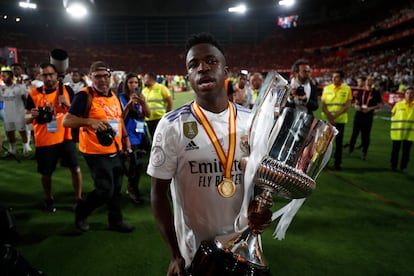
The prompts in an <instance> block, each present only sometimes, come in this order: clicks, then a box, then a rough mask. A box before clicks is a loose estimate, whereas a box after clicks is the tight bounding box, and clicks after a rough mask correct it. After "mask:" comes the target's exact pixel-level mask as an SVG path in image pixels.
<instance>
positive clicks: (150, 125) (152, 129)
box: [146, 120, 160, 139]
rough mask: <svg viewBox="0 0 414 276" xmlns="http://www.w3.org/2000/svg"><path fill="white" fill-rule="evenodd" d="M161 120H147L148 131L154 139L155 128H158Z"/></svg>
mask: <svg viewBox="0 0 414 276" xmlns="http://www.w3.org/2000/svg"><path fill="white" fill-rule="evenodd" d="M159 121H160V120H151V121H146V122H147V126H148V131H149V133H150V134H151V139H154V132H155V129H156V128H157V125H158V122H159Z"/></svg>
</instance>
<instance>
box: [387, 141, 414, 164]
mask: <svg viewBox="0 0 414 276" xmlns="http://www.w3.org/2000/svg"><path fill="white" fill-rule="evenodd" d="M401 144H402V157H401V163H400V169H401V170H405V169H407V165H408V161H410V150H411V146H412V144H413V142H412V141H407V140H403V141H396V140H393V141H392V152H391V168H393V169H397V167H398V155H399V152H400V148H401Z"/></svg>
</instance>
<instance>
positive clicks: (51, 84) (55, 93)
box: [25, 63, 82, 212]
mask: <svg viewBox="0 0 414 276" xmlns="http://www.w3.org/2000/svg"><path fill="white" fill-rule="evenodd" d="M40 73H41V76H42V80H43V83H44V85H43V86H41V87H38V88H33V89H32V90H30V92H29V96H28V98H27V102H26V115H25V120H26V123H27V124H30V123H31V124H32V127H33V132H34V137H35V146H36V153H35V156H36V160H37V171H38V172H39V173H40V174H41V175H42V177H41V182H42V186H43V190H44V193H45V199H44V209H45V210H46V211H49V212H55V211H56V208H55V206H54V198H53V195H52V173H53V172H54V170H55V169H56V165H57V162H58V160H59V159H61V166H63V167H68V168H69V170H70V172H71V174H72V185H73V189H74V190H75V200H76V202H79V201H80V200H81V199H82V175H81V171H80V167H79V163H78V155H77V151H76V144H75V142H74V141H73V140H72V135H71V129H66V128H64V127H63V125H62V120H63V116H64V115H65V113H66V112H67V111H68V108H69V107H70V99H71V95H73V91H72V89H71V88H70V87H68V86H65V85H62V84H59V82H58V73H57V70H56V67H55V66H54V65H53V64H50V63H45V64H42V65H41V66H40Z"/></svg>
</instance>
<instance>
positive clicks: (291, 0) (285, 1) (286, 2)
mask: <svg viewBox="0 0 414 276" xmlns="http://www.w3.org/2000/svg"><path fill="white" fill-rule="evenodd" d="M293 4H295V0H281V1H279V6H292V5H293Z"/></svg>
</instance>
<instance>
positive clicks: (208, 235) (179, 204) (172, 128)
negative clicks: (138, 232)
mask: <svg viewBox="0 0 414 276" xmlns="http://www.w3.org/2000/svg"><path fill="white" fill-rule="evenodd" d="M234 106H236V105H234ZM202 110H203V112H204V114H205V115H206V117H207V119H208V121H209V122H210V124H211V126H212V127H213V129H214V131H215V133H216V135H217V137H218V139H219V141H220V143H221V145H222V147H223V150H224V152H225V153H226V154H227V151H228V143H229V138H228V137H229V124H228V121H229V118H228V117H229V110H228V109H227V110H225V111H223V112H221V113H219V114H215V113H212V112H209V111H206V110H204V109H202ZM235 112H236V114H237V115H236V131H237V138H236V141H237V142H236V143H237V144H236V155H235V161H234V163H233V168H232V178H233V181H234V182H235V184H236V192H235V194H234V195H233V196H232V197H230V198H224V197H222V196H221V195H220V194H219V193H218V191H217V185H218V184H219V183H220V182H221V180H222V177H223V175H224V172H223V168H222V166H221V165H220V161H219V158H218V156H217V153H216V151H215V149H214V146H213V144H212V142H211V141H210V139H209V137H208V136H207V134H206V132H205V130H204V128H203V126H202V125H201V124H200V123H199V122H198V120H197V118H196V117H195V115H194V111H193V109H192V108H191V103H189V104H186V105H184V106H182V107H180V108H179V109H177V110H174V111H171V112H169V113H167V114H166V115H165V116H164V117H163V118H162V119H161V121H160V122H159V124H158V127H157V129H156V131H155V134H154V139H153V146H152V151H151V157H150V161H149V165H148V169H147V173H148V174H149V175H151V176H153V177H156V178H160V179H172V182H171V194H172V199H173V202H174V224H175V228H176V232H177V239H178V243H179V247H180V251H181V254H182V255H183V257H184V259H185V260H186V266H188V265H190V263H191V261H192V259H193V257H194V254H195V252H196V251H197V248H198V246H199V245H200V242H201V241H203V240H211V239H214V238H215V237H216V236H217V235H223V234H231V233H234V232H235V230H234V224H235V220H236V218H237V217H238V215H239V212H240V208H241V205H242V203H243V196H244V191H245V187H244V182H243V173H242V170H241V168H240V159H241V157H242V156H243V155H245V154H244V153H243V152H242V151H241V148H240V137H241V136H242V135H245V134H247V129H248V125H247V121H248V118H249V114H250V111H249V110H248V109H246V108H243V107H241V106H237V107H235Z"/></svg>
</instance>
